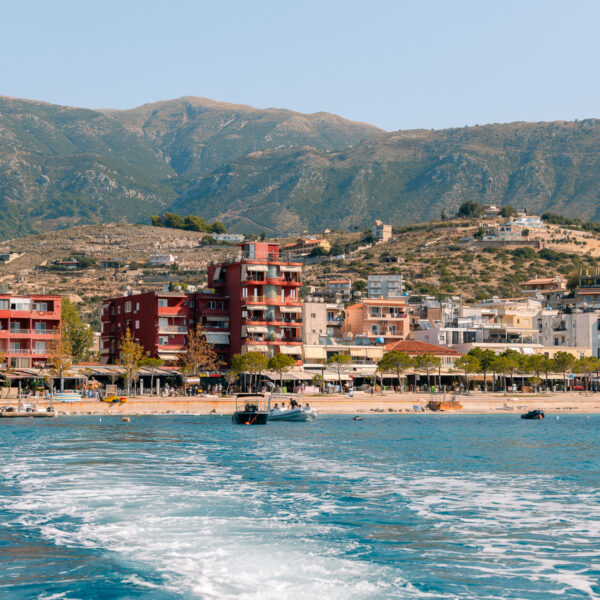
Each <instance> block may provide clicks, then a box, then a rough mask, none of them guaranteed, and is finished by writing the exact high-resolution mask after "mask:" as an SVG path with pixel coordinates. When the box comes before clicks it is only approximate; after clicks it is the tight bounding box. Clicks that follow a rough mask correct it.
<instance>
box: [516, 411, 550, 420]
mask: <svg viewBox="0 0 600 600" xmlns="http://www.w3.org/2000/svg"><path fill="white" fill-rule="evenodd" d="M544 416H545V415H544V411H543V410H541V409H539V408H536V409H535V410H530V411H529V412H527V413H525V414H524V415H521V419H543V418H544Z"/></svg>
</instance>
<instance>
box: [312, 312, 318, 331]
mask: <svg viewBox="0 0 600 600" xmlns="http://www.w3.org/2000/svg"><path fill="white" fill-rule="evenodd" d="M310 318H311V319H316V318H317V315H316V313H310ZM313 333H314V332H313Z"/></svg>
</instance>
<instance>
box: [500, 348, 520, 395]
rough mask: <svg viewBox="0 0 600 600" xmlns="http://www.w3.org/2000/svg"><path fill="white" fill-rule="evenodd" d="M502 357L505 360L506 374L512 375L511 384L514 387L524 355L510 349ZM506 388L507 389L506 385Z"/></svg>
mask: <svg viewBox="0 0 600 600" xmlns="http://www.w3.org/2000/svg"><path fill="white" fill-rule="evenodd" d="M501 356H502V358H503V359H504V373H505V374H509V375H510V383H511V385H512V384H514V378H515V371H518V370H519V369H520V368H521V367H522V364H523V355H522V354H520V353H519V352H517V351H516V350H512V349H510V348H509V349H508V350H505V351H504V352H503V353H502V355H501ZM505 384H506V381H505ZM504 388H505V389H506V385H505V386H504Z"/></svg>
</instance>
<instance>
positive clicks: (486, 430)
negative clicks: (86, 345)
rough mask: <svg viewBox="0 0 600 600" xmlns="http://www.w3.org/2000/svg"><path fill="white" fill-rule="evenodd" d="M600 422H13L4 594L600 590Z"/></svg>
mask: <svg viewBox="0 0 600 600" xmlns="http://www.w3.org/2000/svg"><path fill="white" fill-rule="evenodd" d="M599 427H600V417H599V416H586V415H561V416H560V418H559V419H557V418H556V416H548V418H546V419H545V420H544V421H522V420H521V419H519V418H518V415H500V416H450V415H406V416H366V417H365V419H364V420H363V421H361V422H354V421H352V420H351V417H341V416H335V417H333V416H331V417H321V418H320V419H319V420H318V421H316V422H315V423H308V424H304V423H271V424H269V425H267V426H265V427H244V426H234V425H232V424H231V421H230V420H229V418H227V417H193V416H185V417H184V416H166V417H133V418H132V420H131V422H130V423H122V422H121V420H120V418H117V417H103V418H102V419H100V418H99V417H71V418H65V417H59V418H56V419H40V420H35V421H34V420H5V421H3V422H0V452H1V459H2V461H1V466H0V470H1V473H0V485H1V487H0V518H1V519H0V556H1V562H2V564H1V568H0V597H1V598H15V599H17V598H18V599H20V598H27V599H29V598H37V599H40V600H59V599H65V600H74V599H76V598H81V599H86V600H87V599H90V598H93V599H111V600H112V599H125V598H127V599H130V598H149V599H169V600H170V599H181V598H190V599H191V598H208V599H212V598H243V599H250V598H261V599H262V598H269V599H270V598H273V599H288V598H302V599H312V598H320V599H321V598H322V599H328V598H339V599H354V598H356V599H358V598H361V599H362V598H410V599H412V598H444V599H447V598H448V599H461V600H464V599H484V598H486V599H492V598H493V599H496V598H512V599H540V600H542V599H543V600H547V599H549V598H558V599H566V598H600V583H599V580H600V468H599V467H600V441H599V435H598V430H599Z"/></svg>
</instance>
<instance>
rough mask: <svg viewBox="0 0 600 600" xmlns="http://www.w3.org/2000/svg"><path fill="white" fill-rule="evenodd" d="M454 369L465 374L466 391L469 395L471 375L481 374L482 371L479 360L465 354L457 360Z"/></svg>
mask: <svg viewBox="0 0 600 600" xmlns="http://www.w3.org/2000/svg"><path fill="white" fill-rule="evenodd" d="M454 368H455V369H456V370H457V371H460V372H462V373H464V374H465V390H466V391H467V394H468V393H469V375H470V374H471V373H479V371H481V365H480V364H479V361H478V360H477V358H476V357H475V356H473V355H470V354H463V355H462V356H461V357H459V358H457V359H456V362H455V363H454Z"/></svg>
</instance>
